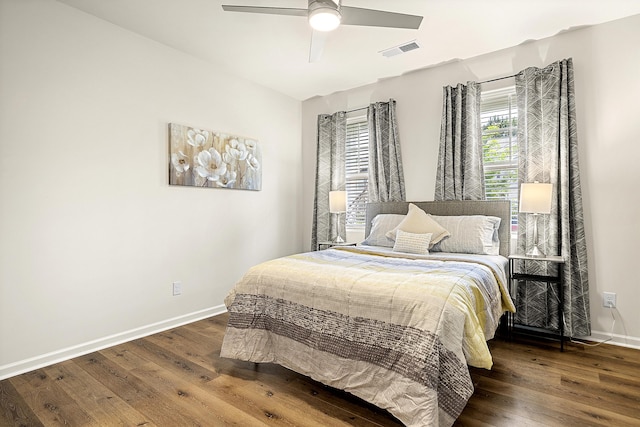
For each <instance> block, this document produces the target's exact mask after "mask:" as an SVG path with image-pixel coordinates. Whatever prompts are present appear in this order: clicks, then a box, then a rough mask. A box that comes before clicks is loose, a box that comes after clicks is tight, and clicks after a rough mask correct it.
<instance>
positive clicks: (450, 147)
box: [434, 82, 485, 200]
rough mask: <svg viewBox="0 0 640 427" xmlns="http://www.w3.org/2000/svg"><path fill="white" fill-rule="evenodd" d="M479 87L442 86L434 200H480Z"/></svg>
mask: <svg viewBox="0 0 640 427" xmlns="http://www.w3.org/2000/svg"><path fill="white" fill-rule="evenodd" d="M480 98H481V87H480V84H478V83H476V82H467V85H466V86H465V85H463V84H458V85H457V86H456V87H451V86H445V87H444V88H443V97H442V124H441V128H440V151H439V154H438V168H437V173H436V189H435V196H434V199H435V200H483V199H484V197H485V196H484V166H483V158H482V129H481V124H480Z"/></svg>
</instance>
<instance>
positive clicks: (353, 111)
mask: <svg viewBox="0 0 640 427" xmlns="http://www.w3.org/2000/svg"><path fill="white" fill-rule="evenodd" d="M367 108H369V107H360V108H354V109H353V110H349V111H345V113H347V114H348V113H355V112H356V111H360V110H366V109H367Z"/></svg>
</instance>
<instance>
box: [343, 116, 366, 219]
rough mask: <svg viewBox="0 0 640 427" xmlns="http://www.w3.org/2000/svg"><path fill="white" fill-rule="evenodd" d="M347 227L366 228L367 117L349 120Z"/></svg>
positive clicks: (347, 144)
mask: <svg viewBox="0 0 640 427" xmlns="http://www.w3.org/2000/svg"><path fill="white" fill-rule="evenodd" d="M345 162H346V165H345V166H346V191H347V215H346V226H347V228H364V225H365V219H366V218H365V215H366V210H365V209H366V203H367V199H368V180H369V128H368V125H367V121H366V117H363V118H358V119H355V120H353V121H350V122H347V142H346V147H345Z"/></svg>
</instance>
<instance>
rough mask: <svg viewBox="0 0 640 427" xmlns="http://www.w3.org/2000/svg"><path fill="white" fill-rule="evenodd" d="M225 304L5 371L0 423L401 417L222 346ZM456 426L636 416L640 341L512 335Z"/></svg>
mask: <svg viewBox="0 0 640 427" xmlns="http://www.w3.org/2000/svg"><path fill="white" fill-rule="evenodd" d="M226 320H227V316H226V315H220V316H215V317H211V318H209V319H205V320H201V321H199V322H195V323H192V324H189V325H185V326H181V327H179V328H176V329H172V330H169V331H166V332H162V333H158V334H155V335H151V336H148V337H145V338H142V339H139V340H136V341H132V342H129V343H125V344H122V345H118V346H115V347H111V348H108V349H106V350H101V351H98V352H95V353H91V354H88V355H86V356H82V357H78V358H75V359H72V360H68V361H66V362H62V363H58V364H55V365H52V366H49V367H46V368H42V369H37V370H35V371H33V372H29V373H26V374H23V375H19V376H16V377H13V378H9V379H6V380H4V381H0V426H62V425H64V426H172V427H173V426H243V427H245V426H322V427H326V426H401V425H402V424H401V423H400V422H398V421H397V420H396V419H395V418H393V417H392V416H391V415H389V414H388V413H387V412H385V411H382V410H380V409H378V408H376V407H374V406H372V405H369V404H367V403H365V402H363V401H361V400H359V399H357V398H355V397H353V396H351V395H349V394H348V393H344V392H341V391H339V390H334V389H332V388H329V387H325V386H323V385H321V384H319V383H317V382H314V381H312V380H311V379H309V378H307V377H304V376H301V375H298V374H296V373H294V372H291V371H289V370H286V369H284V368H281V367H279V366H276V365H269V364H260V365H256V364H253V363H247V362H239V361H234V360H228V359H221V358H220V357H219V353H220V346H221V343H222V337H223V334H224V327H225V324H226ZM490 346H491V352H492V354H493V357H494V367H493V369H492V370H491V371H488V370H484V369H474V368H472V369H471V374H472V377H473V381H474V384H475V393H474V395H473V396H472V398H471V399H470V400H469V403H468V404H467V406H466V408H465V410H464V412H463V413H462V415H461V416H460V418H459V419H458V421H457V422H456V424H455V425H456V426H640V351H638V350H632V349H626V348H621V347H616V346H610V345H601V346H598V347H586V346H583V345H580V344H569V345H568V346H567V348H566V351H565V352H564V353H561V352H559V350H558V349H559V344H558V343H554V342H551V341H544V340H538V341H537V340H531V339H524V338H518V339H517V340H515V341H512V342H508V341H504V340H501V339H499V338H498V339H494V340H492V341H491V342H490Z"/></svg>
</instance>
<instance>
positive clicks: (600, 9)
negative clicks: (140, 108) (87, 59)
mask: <svg viewBox="0 0 640 427" xmlns="http://www.w3.org/2000/svg"><path fill="white" fill-rule="evenodd" d="M58 1H59V2H61V3H65V4H67V5H69V6H72V7H74V8H77V9H80V10H82V11H84V12H87V13H89V14H92V15H95V16H97V17H99V18H102V19H104V20H106V21H109V22H111V23H113V24H116V25H118V26H120V27H123V28H126V29H128V30H130V31H133V32H135V33H138V34H140V35H143V36H145V37H148V38H150V39H153V40H156V41H158V42H160V43H162V44H165V45H167V46H171V47H173V48H175V49H178V50H180V51H183V52H186V53H189V54H191V55H193V56H195V57H198V58H201V59H203V60H205V61H208V62H211V63H213V64H216V66H219V67H221V68H222V69H225V70H226V71H227V72H230V73H233V74H235V75H239V76H242V77H244V78H246V79H248V80H251V81H253V82H256V83H259V84H261V85H264V86H267V87H270V88H272V89H274V90H276V91H279V92H282V93H284V94H286V95H289V96H291V97H293V98H295V99H299V100H304V99H308V98H311V97H313V96H316V95H321V96H322V95H328V94H330V93H333V92H336V91H341V90H345V89H350V88H354V87H358V86H362V85H365V84H369V83H374V82H376V81H377V80H379V79H383V78H387V77H393V76H398V75H401V74H403V73H405V72H408V71H412V70H416V69H420V68H425V67H429V66H432V65H436V64H439V63H443V62H447V61H451V60H456V59H467V58H471V57H474V56H477V55H481V54H484V53H488V52H493V51H496V50H500V49H504V48H508V47H512V46H515V45H518V44H520V43H523V42H525V41H528V40H538V39H542V38H545V37H549V36H553V35H555V34H557V33H559V32H561V31H566V30H571V29H575V28H576V27H581V26H586V25H594V24H599V23H602V22H607V21H612V20H614V19H618V18H622V17H625V16H630V15H635V14H639V13H640V0H606V1H604V0H526V1H525V0H394V1H392V0H343V4H344V5H346V6H354V7H363V8H369V9H380V10H388V11H393V12H400V13H408V14H413V15H422V16H424V19H423V21H422V24H421V26H420V29H418V30H406V29H392V28H375V27H360V26H341V27H339V28H338V29H337V30H335V31H334V32H332V33H331V34H330V36H329V39H328V40H327V42H326V45H325V48H324V53H323V55H322V58H321V60H320V61H319V62H316V63H309V62H308V57H309V52H308V51H309V44H310V37H311V30H310V28H309V26H308V23H307V21H306V19H305V18H303V17H294V16H276V15H264V14H249V13H237V12H224V11H223V10H222V7H221V5H222V4H223V3H224V4H233V5H252V6H279V7H294V8H306V7H307V0H58ZM411 40H417V41H418V43H419V44H420V45H421V46H422V47H421V48H420V49H418V50H414V51H411V52H408V53H405V54H402V55H398V56H395V57H391V58H385V57H383V56H382V55H381V54H380V53H379V52H380V51H381V50H384V49H387V48H391V47H394V46H397V45H400V44H403V43H405V42H408V41H411Z"/></svg>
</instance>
